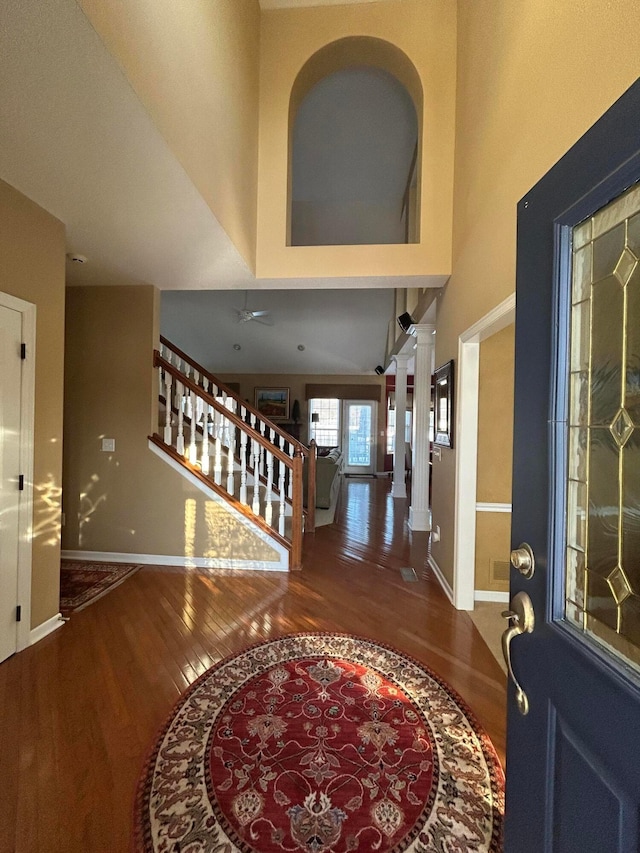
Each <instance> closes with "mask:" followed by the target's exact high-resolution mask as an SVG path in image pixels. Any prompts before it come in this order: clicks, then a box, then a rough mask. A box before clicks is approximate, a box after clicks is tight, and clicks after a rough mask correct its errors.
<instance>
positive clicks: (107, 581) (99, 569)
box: [60, 560, 142, 616]
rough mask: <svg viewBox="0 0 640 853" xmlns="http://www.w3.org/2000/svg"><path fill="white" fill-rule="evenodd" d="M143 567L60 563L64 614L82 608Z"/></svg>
mask: <svg viewBox="0 0 640 853" xmlns="http://www.w3.org/2000/svg"><path fill="white" fill-rule="evenodd" d="M141 568H142V566H138V565H133V564H131V563H93V562H91V563H88V562H85V561H82V560H62V562H61V564H60V612H61V613H62V615H63V616H68V615H69V614H70V613H73V612H74V611H75V612H77V611H78V610H82V608H83V607H86V606H87V605H88V604H93V602H94V601H96V600H97V599H98V598H101V597H102V596H103V595H106V593H107V592H110V591H111V590H112V589H113V588H114V587H116V586H118V585H119V584H121V583H122V581H124V580H126V579H127V578H128V577H129V575H132V574H133V573H134V572H137V571H138V569H141Z"/></svg>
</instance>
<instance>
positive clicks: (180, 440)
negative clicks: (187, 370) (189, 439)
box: [176, 379, 184, 456]
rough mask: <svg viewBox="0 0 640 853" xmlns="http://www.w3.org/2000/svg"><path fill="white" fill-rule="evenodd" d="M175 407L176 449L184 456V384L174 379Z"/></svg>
mask: <svg viewBox="0 0 640 853" xmlns="http://www.w3.org/2000/svg"><path fill="white" fill-rule="evenodd" d="M176 408H177V409H178V437H177V438H176V450H177V451H178V453H179V454H180V456H184V385H183V384H182V382H180V381H179V380H177V379H176Z"/></svg>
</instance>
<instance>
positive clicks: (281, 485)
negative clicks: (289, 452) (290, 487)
mask: <svg viewBox="0 0 640 853" xmlns="http://www.w3.org/2000/svg"><path fill="white" fill-rule="evenodd" d="M286 470H287V466H286V465H285V463H284V462H283V461H282V460H279V461H278V491H279V492H280V514H279V516H278V533H279V534H280V536H284V511H285V505H286V492H285V488H284V475H285V471H286Z"/></svg>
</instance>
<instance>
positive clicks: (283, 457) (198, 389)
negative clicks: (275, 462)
mask: <svg viewBox="0 0 640 853" xmlns="http://www.w3.org/2000/svg"><path fill="white" fill-rule="evenodd" d="M153 366H154V367H161V368H162V369H163V370H165V371H166V372H167V373H169V374H171V376H173V378H174V379H175V380H177V381H178V382H180V383H181V384H182V385H183V386H184V387H185V388H188V389H189V391H193V392H194V394H197V395H198V396H199V397H201V398H202V399H203V400H204V401H205V403H207V404H208V405H209V406H211V407H212V408H214V409H215V410H216V411H217V412H220V414H221V415H222V416H223V417H225V418H226V419H227V420H228V421H230V422H231V423H232V424H233V425H234V426H236V427H237V428H238V429H240V430H242V431H243V432H246V433H247V435H248V436H250V438H252V439H255V441H257V442H258V443H259V444H261V445H262V446H263V447H264V448H265V449H266V450H268V451H269V453H272V454H273V455H274V456H275V457H276V459H279V460H280V462H282V463H283V464H284V465H286V466H287V467H288V468H293V460H292V457H291V456H289V454H288V453H285V452H284V450H280V448H279V447H276V445H275V444H273V443H272V442H270V441H269V439H268V438H265V437H264V436H263V435H262V433H260V432H258V430H254V429H252V428H251V426H250V424H247V423H245V421H243V420H242V418H239V417H238V416H237V415H236V414H235V412H232V411H230V410H229V409H227V408H226V407H225V406H223V405H222V404H221V403H219V402H218V401H217V400H216V398H215V397H212V396H211V394H209V393H208V391H205V390H204V388H203V387H202V386H201V385H197V384H196V383H195V382H193V380H191V379H189V377H188V376H185V375H184V373H181V372H180V371H179V370H178V368H177V367H174V366H173V365H172V364H169V362H168V361H167V360H166V359H164V358H163V357H162V356H161V355H160V353H159V352H158V350H154V351H153ZM234 399H235V397H234ZM239 402H240V405H241V406H244V403H242V401H239Z"/></svg>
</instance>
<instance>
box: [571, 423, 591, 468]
mask: <svg viewBox="0 0 640 853" xmlns="http://www.w3.org/2000/svg"><path fill="white" fill-rule="evenodd" d="M569 479H571V480H582V481H583V482H586V480H587V430H586V429H585V428H584V427H571V428H570V429H569Z"/></svg>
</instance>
